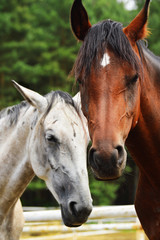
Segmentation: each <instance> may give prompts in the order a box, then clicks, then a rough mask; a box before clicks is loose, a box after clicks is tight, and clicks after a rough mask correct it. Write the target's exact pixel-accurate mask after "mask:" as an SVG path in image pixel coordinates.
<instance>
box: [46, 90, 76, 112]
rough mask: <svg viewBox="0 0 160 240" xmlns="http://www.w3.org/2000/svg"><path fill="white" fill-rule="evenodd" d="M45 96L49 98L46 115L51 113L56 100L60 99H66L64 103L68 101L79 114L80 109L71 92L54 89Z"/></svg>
mask: <svg viewBox="0 0 160 240" xmlns="http://www.w3.org/2000/svg"><path fill="white" fill-rule="evenodd" d="M45 97H46V98H47V100H48V108H47V110H46V113H45V115H47V114H48V113H49V111H50V110H51V108H52V106H53V104H54V103H55V101H59V100H61V101H64V103H66V104H67V105H69V106H72V107H73V108H74V109H75V110H76V112H77V113H78V114H79V110H78V108H77V106H76V105H75V103H74V101H73V99H72V96H71V95H70V94H69V93H67V92H63V91H60V90H57V91H52V92H50V93H48V94H47V95H45Z"/></svg>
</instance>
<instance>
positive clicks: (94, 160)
mask: <svg viewBox="0 0 160 240" xmlns="http://www.w3.org/2000/svg"><path fill="white" fill-rule="evenodd" d="M89 164H90V165H91V167H93V168H94V169H96V168H97V169H98V165H97V157H96V150H95V149H94V148H91V149H90V151H89Z"/></svg>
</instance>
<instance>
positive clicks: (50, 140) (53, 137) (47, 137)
mask: <svg viewBox="0 0 160 240" xmlns="http://www.w3.org/2000/svg"><path fill="white" fill-rule="evenodd" d="M46 140H47V141H48V142H52V143H59V141H58V139H57V138H56V137H55V136H54V135H52V134H46Z"/></svg>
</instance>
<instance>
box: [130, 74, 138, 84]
mask: <svg viewBox="0 0 160 240" xmlns="http://www.w3.org/2000/svg"><path fill="white" fill-rule="evenodd" d="M138 77H139V76H138V74H136V75H134V77H133V78H132V79H131V83H133V84H134V83H136V82H137V80H138Z"/></svg>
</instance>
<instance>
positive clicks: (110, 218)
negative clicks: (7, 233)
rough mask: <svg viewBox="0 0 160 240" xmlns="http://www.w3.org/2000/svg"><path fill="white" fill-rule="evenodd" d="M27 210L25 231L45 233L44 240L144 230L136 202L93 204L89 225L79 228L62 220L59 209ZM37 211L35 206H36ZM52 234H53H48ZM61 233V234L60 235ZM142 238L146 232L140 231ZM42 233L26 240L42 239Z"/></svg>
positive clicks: (142, 239)
mask: <svg viewBox="0 0 160 240" xmlns="http://www.w3.org/2000/svg"><path fill="white" fill-rule="evenodd" d="M33 210H34V209H32V211H27V212H24V217H25V222H26V223H25V226H24V229H23V233H24V234H27V233H32V234H33V235H38V233H43V234H46V237H45V240H50V239H51V240H54V239H58V240H59V239H68V238H70V239H77V238H75V237H74V238H73V236H75V234H76V236H77V237H78V236H81V237H82V236H84V237H85V236H86V237H87V236H98V235H99V236H100V235H106V234H113V233H116V232H118V231H121V230H133V229H134V230H141V224H140V222H139V220H138V218H137V215H136V212H135V208H134V206H133V205H126V206H124V205H123V206H105V207H94V208H93V211H92V213H91V215H90V217H89V219H88V221H87V224H84V225H82V226H81V227H78V228H68V227H66V226H64V224H60V222H62V218H61V212H60V210H38V211H33ZM35 210H36V209H35ZM48 233H52V236H49V235H47V234H48ZM57 233H59V235H57ZM140 233H141V237H139V236H138V237H137V238H136V239H137V240H145V239H146V238H145V235H144V233H143V232H142V231H140ZM42 239H44V238H43V237H41V236H37V237H33V238H30V237H29V238H27V240H42Z"/></svg>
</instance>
